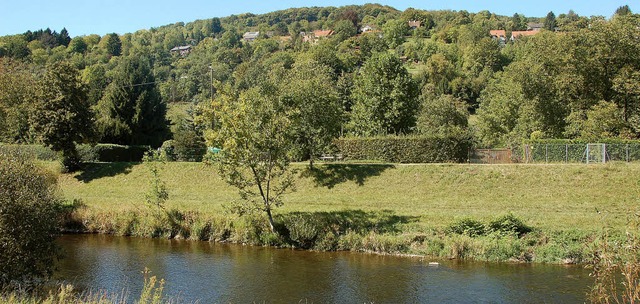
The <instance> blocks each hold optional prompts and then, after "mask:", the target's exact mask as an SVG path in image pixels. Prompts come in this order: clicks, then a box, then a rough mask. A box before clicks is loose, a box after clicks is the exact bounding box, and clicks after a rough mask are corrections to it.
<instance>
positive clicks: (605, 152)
mask: <svg viewBox="0 0 640 304" xmlns="http://www.w3.org/2000/svg"><path fill="white" fill-rule="evenodd" d="M606 162H607V144H602V163H603V164H604V163H606Z"/></svg>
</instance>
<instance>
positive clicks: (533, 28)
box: [527, 22, 544, 32]
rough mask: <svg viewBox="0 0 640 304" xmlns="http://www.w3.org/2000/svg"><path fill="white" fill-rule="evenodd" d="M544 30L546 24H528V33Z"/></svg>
mask: <svg viewBox="0 0 640 304" xmlns="http://www.w3.org/2000/svg"><path fill="white" fill-rule="evenodd" d="M543 28H544V24H542V23H536V22H529V23H527V31H534V32H538V31H540V30H541V29H543Z"/></svg>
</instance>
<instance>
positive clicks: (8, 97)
mask: <svg viewBox="0 0 640 304" xmlns="http://www.w3.org/2000/svg"><path fill="white" fill-rule="evenodd" d="M35 81H36V79H35V77H34V76H33V74H32V73H31V71H30V69H29V67H28V66H26V65H24V64H21V63H20V62H18V61H14V60H11V59H9V58H0V141H2V142H8V143H34V142H35V137H36V135H35V134H34V132H33V130H31V128H30V124H29V114H30V113H31V111H32V108H33V107H32V105H31V101H32V100H33V97H34V96H35V94H36V88H37V86H34V85H33V84H34V82H35Z"/></svg>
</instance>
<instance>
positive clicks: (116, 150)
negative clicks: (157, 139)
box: [78, 144, 150, 162]
mask: <svg viewBox="0 0 640 304" xmlns="http://www.w3.org/2000/svg"><path fill="white" fill-rule="evenodd" d="M149 148H150V147H149V146H123V145H114V144H97V145H81V146H79V148H78V150H79V154H80V158H81V159H82V161H84V162H141V161H142V159H143V156H144V154H145V152H147V151H149Z"/></svg>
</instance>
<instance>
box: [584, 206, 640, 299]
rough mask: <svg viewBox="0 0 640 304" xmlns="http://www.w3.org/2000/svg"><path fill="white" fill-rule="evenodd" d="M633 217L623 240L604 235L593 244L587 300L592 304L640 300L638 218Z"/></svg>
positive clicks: (605, 233)
mask: <svg viewBox="0 0 640 304" xmlns="http://www.w3.org/2000/svg"><path fill="white" fill-rule="evenodd" d="M633 217H634V218H633V220H632V222H631V223H630V225H629V227H628V230H627V231H626V232H625V234H624V235H623V237H622V238H619V239H618V238H616V237H614V236H612V235H611V234H610V231H604V232H603V233H602V235H600V237H599V238H598V239H597V240H596V241H594V242H593V247H592V258H591V260H590V261H589V266H590V267H591V268H592V271H591V276H592V277H593V278H594V284H593V286H592V287H591V290H590V292H589V299H590V300H591V302H593V303H635V302H637V301H639V300H640V254H639V253H640V237H639V236H638V224H637V223H638V222H637V220H638V214H634V215H633Z"/></svg>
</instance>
